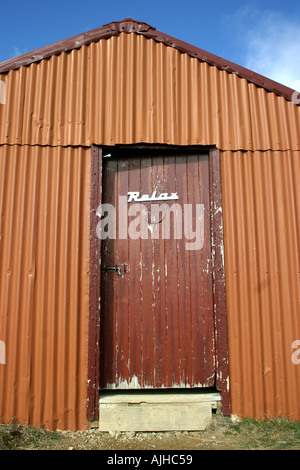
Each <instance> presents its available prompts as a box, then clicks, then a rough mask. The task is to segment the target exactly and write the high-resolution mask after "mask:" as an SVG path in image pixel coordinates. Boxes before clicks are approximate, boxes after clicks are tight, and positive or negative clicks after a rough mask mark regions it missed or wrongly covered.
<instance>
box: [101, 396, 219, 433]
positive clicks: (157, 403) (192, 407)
mask: <svg viewBox="0 0 300 470" xmlns="http://www.w3.org/2000/svg"><path fill="white" fill-rule="evenodd" d="M220 400H221V397H220V394H218V393H203V392H187V391H183V392H179V393H178V392H176V393H172V392H169V393H165V392H158V391H155V392H153V393H149V392H132V393H118V392H111V393H103V394H101V396H100V413H99V414H100V416H99V418H100V419H99V430H100V431H121V432H122V431H135V432H138V431H144V432H146V431H149V432H150V431H201V430H204V429H206V428H207V427H208V426H209V425H210V424H211V422H212V410H213V409H214V408H217V405H218V402H220Z"/></svg>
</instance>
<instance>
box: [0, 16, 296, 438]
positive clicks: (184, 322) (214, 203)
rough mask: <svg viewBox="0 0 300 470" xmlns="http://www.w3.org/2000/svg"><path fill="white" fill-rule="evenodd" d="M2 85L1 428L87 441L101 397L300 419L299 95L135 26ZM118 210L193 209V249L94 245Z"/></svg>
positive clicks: (20, 63)
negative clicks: (83, 433) (188, 402)
mask: <svg viewBox="0 0 300 470" xmlns="http://www.w3.org/2000/svg"><path fill="white" fill-rule="evenodd" d="M0 80H1V104H0V214H1V218H0V340H1V343H0V344H1V348H0V353H1V357H0V359H1V360H0V362H1V364H0V420H1V421H2V422H10V420H11V419H12V418H13V417H16V418H17V419H18V420H19V421H20V422H22V423H25V424H26V423H29V424H32V425H35V426H45V427H46V428H50V429H55V428H60V429H73V430H74V429H86V428H88V427H89V422H90V420H95V419H98V411H99V407H98V400H99V390H102V389H103V390H105V389H115V390H117V389H122V390H123V389H124V388H127V389H139V390H145V389H159V390H161V389H176V390H178V389H199V388H203V389H209V390H211V389H212V388H213V389H216V390H217V391H219V392H220V394H221V397H222V409H223V413H224V414H230V413H232V414H236V415H239V416H249V417H252V418H257V419H263V418H265V417H274V416H287V417H290V418H291V419H293V420H299V419H300V400H299V386H300V359H299V357H300V353H299V349H300V315H299V314H300V311H299V298H300V289H299V230H300V217H299V210H300V185H299V176H300V107H299V106H298V104H299V102H298V100H297V95H296V94H295V93H294V92H293V90H290V89H288V88H286V87H284V86H282V85H280V84H278V83H275V82H273V81H271V80H269V79H267V78H264V77H262V76H259V75H257V74H256V73H253V72H251V71H249V70H246V69H244V68H242V67H239V66H238V65H235V64H232V63H229V62H227V61H225V60H223V59H220V58H218V57H216V56H214V55H212V54H210V53H207V52H205V51H203V50H201V49H199V48H196V47H193V46H190V45H189V44H186V43H183V42H182V41H179V40H177V39H175V38H172V37H169V36H167V35H165V34H163V33H161V32H158V31H157V30H156V29H155V28H153V27H151V26H149V25H147V24H145V23H142V22H138V21H135V20H131V19H125V20H123V21H120V22H115V23H111V24H108V25H105V26H103V27H101V28H99V29H96V30H94V31H91V32H88V33H84V34H81V35H78V36H76V37H73V38H70V39H68V40H65V41H61V42H58V43H55V44H53V45H50V46H47V47H44V48H42V49H39V50H36V51H34V52H32V53H28V54H24V55H22V56H19V57H16V58H14V59H11V60H7V61H5V62H2V63H1V64H0ZM108 155H110V157H108ZM128 193H129V199H130V198H131V202H137V200H138V199H140V200H141V201H142V202H144V203H145V204H146V203H147V195H148V199H150V201H149V200H148V203H149V202H153V201H154V200H155V198H157V199H158V198H159V196H161V195H162V194H163V195H165V196H166V195H167V196H166V201H165V202H166V203H167V205H168V204H169V206H168V207H170V203H171V202H174V200H175V199H176V198H177V199H176V201H178V203H183V202H184V204H187V205H188V204H190V205H193V204H194V205H197V204H198V203H199V204H198V206H199V211H200V212H199V220H202V221H203V220H204V229H203V230H202V231H201V237H200V249H196V250H191V249H190V250H188V249H186V245H185V244H183V242H184V243H186V241H187V240H182V239H180V237H177V238H176V237H173V238H171V239H164V240H163V241H162V240H160V239H157V238H155V237H153V238H152V239H151V237H150V241H149V243H148V245H147V240H146V239H142V238H141V239H139V240H136V239H134V240H133V239H130V237H127V236H126V235H124V233H123V232H122V233H121V231H122V230H123V229H124V226H121V228H120V226H118V230H119V232H118V233H117V235H116V237H115V238H114V237H112V238H111V239H108V238H106V239H101V236H99V234H98V236H97V227H99V221H100V220H101V219H100V215H101V214H100V213H99V206H100V204H101V203H107V204H110V205H111V206H113V205H115V206H116V205H118V204H119V205H118V206H117V209H116V214H117V216H118V218H119V219H120V218H121V219H122V215H124V213H125V214H126V211H127V210H128V211H129V210H131V209H130V207H133V206H131V205H130V203H129V199H128V200H127V199H124V198H123V199H119V201H117V196H123V197H125V196H128ZM149 194H150V197H149ZM165 196H163V197H165ZM172 197H173V199H174V200H173V201H172ZM121 203H122V204H123V206H122V205H121ZM148 203H147V204H148ZM102 207H103V206H102ZM145 207H146V209H147V208H149V206H147V205H146V206H145ZM177 207H178V206H177ZM180 207H181V206H180ZM100 212H101V209H100ZM146 212H147V217H148V216H149V211H148V209H147V210H146ZM151 217H152V214H150V219H149V218H148V219H147V221H146V232H147V233H148V235H149V234H150V232H151V234H152V232H153V230H154V228H155V227H154V225H155V223H154V219H152V218H151ZM191 220H193V223H194V224H195V223H197V220H198V219H197V220H196V219H195V218H192V219H191ZM161 221H162V220H158V222H161ZM158 222H157V225H158ZM122 227H123V228H122ZM187 228H188V227H187ZM194 233H196V232H194ZM121 235H122V236H121ZM190 240H191V239H190Z"/></svg>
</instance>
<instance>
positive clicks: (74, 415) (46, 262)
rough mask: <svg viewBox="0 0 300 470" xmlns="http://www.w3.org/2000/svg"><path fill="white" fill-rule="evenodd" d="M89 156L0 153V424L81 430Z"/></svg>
mask: <svg viewBox="0 0 300 470" xmlns="http://www.w3.org/2000/svg"><path fill="white" fill-rule="evenodd" d="M89 164H90V151H89V150H87V149H81V148H78V149H72V148H62V147H56V148H54V147H38V146H33V147H30V146H8V145H5V146H1V147H0V181H1V191H0V213H1V227H0V239H1V243H0V260H1V262H0V312H1V315H0V338H1V340H3V341H5V344H6V364H5V365H0V384H1V390H0V397H1V399H0V420H1V422H3V421H4V422H9V421H10V420H11V419H12V417H16V418H17V419H18V420H19V421H21V422H22V423H31V424H33V425H37V426H41V425H43V426H46V427H47V428H59V429H64V428H71V429H76V428H81V427H83V426H86V416H85V414H84V413H83V412H82V410H83V409H85V408H86V375H87V371H86V370H87V364H86V357H87V325H88V305H89V279H88V270H89V197H90V189H89V186H90V172H89Z"/></svg>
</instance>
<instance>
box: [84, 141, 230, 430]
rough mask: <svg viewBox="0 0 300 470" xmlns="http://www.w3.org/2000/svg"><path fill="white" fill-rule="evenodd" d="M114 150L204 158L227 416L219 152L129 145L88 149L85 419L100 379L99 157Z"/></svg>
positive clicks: (95, 415) (220, 384)
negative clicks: (88, 255) (183, 152)
mask: <svg viewBox="0 0 300 470" xmlns="http://www.w3.org/2000/svg"><path fill="white" fill-rule="evenodd" d="M113 149H115V150H124V151H126V150H130V149H131V150H143V149H148V150H149V149H151V150H157V151H163V150H168V151H170V150H171V151H172V152H174V155H176V153H179V152H182V151H183V150H184V151H185V153H192V152H195V151H196V152H199V153H204V152H207V154H208V162H209V163H208V166H209V193H210V221H211V247H212V260H213V263H212V279H213V302H214V320H215V321H214V323H215V346H216V385H215V386H216V389H217V390H218V391H219V392H220V393H221V398H222V414H223V415H224V416H229V415H230V391H229V363H228V334H227V307H226V285H225V263H224V240H223V206H222V187H221V166H220V152H219V150H218V149H217V148H216V147H202V146H173V145H156V144H155V145H152V144H141V145H140V144H137V145H136V144H133V145H116V146H97V145H93V146H92V148H91V199H90V200H91V205H90V278H89V325H88V335H89V340H88V385H87V418H88V420H89V421H93V420H95V421H97V420H99V375H100V361H99V359H100V310H101V301H100V299H101V292H100V285H101V283H100V281H101V279H100V273H101V271H100V266H101V240H100V239H99V238H98V237H97V236H96V227H97V224H98V222H99V218H98V216H97V208H98V207H99V205H100V204H101V202H102V159H103V155H106V154H108V153H110V151H113Z"/></svg>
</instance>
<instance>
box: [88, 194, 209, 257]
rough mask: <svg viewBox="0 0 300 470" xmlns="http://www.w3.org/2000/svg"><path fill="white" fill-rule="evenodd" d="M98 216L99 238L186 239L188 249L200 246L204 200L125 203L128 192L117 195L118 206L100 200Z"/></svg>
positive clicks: (202, 237)
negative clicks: (146, 203)
mask: <svg viewBox="0 0 300 470" xmlns="http://www.w3.org/2000/svg"><path fill="white" fill-rule="evenodd" d="M117 214H118V221H117ZM171 214H173V217H172V219H173V223H171ZM97 216H98V217H100V218H101V220H100V221H99V223H98V224H97V228H96V233H97V237H98V238H100V239H101V240H105V239H106V238H108V239H116V238H118V239H119V240H125V239H128V237H129V238H130V239H131V240H137V239H139V238H140V239H143V240H147V239H149V238H150V239H159V238H161V239H165V240H170V239H171V238H174V239H176V240H181V239H185V240H186V244H185V247H186V249H187V250H199V249H201V248H203V244H204V204H194V205H193V204H184V205H183V207H182V206H181V205H180V204H178V203H174V204H172V205H168V204H164V203H163V204H151V205H147V206H146V205H145V204H142V203H140V202H135V203H133V204H130V205H129V206H128V201H127V196H120V197H119V202H118V207H117V209H116V208H115V207H114V206H113V205H112V204H100V206H99V207H98V209H97ZM171 225H173V230H171ZM193 226H194V227H193Z"/></svg>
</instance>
